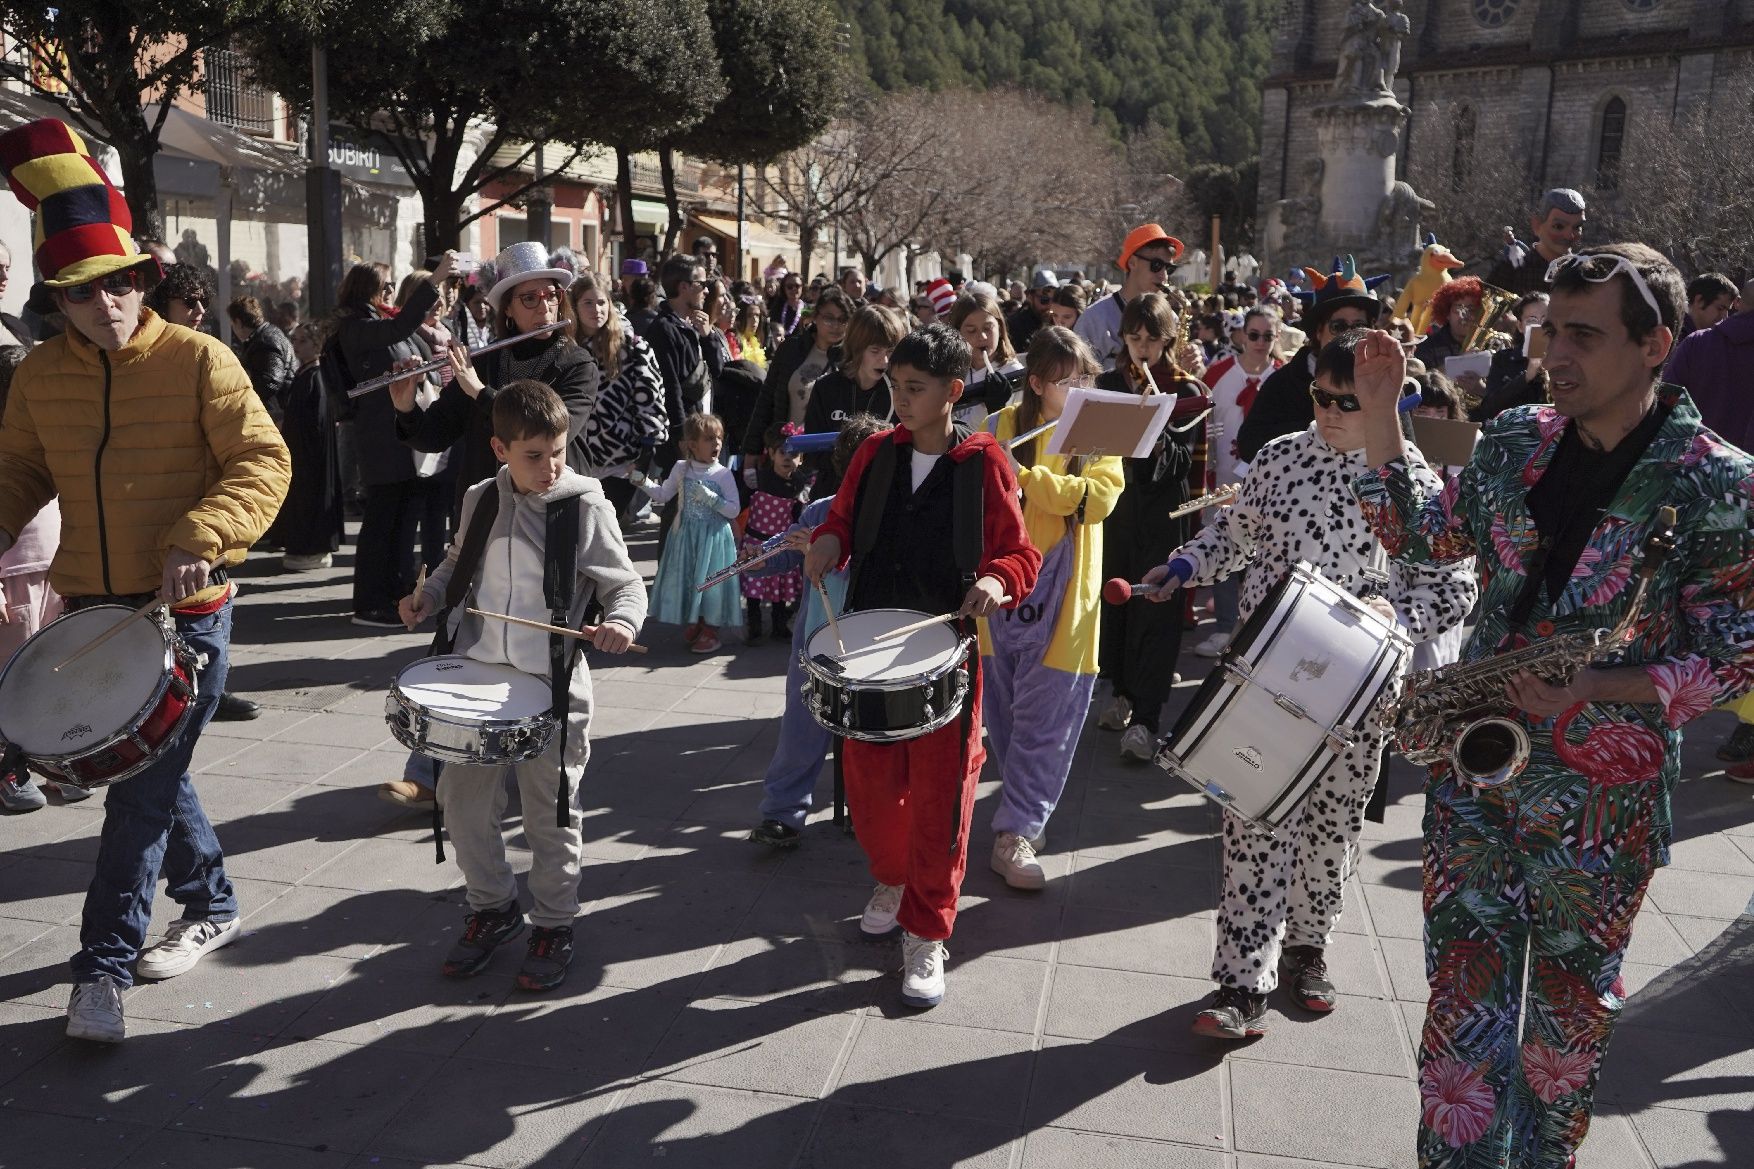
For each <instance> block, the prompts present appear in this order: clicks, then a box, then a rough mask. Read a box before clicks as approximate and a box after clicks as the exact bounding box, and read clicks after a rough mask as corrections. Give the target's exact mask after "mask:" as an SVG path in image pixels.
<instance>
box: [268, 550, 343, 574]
mask: <svg viewBox="0 0 1754 1169" xmlns="http://www.w3.org/2000/svg"><path fill="white" fill-rule="evenodd" d="M334 565H335V557H334V556H333V555H332V554H330V553H328V552H319V553H317V554H315V555H312V556H297V555H294V554H292V553H288V554H286V555H284V556H282V557H281V558H280V567H282V568H284V569H285V570H286V571H288V572H316V571H318V570H319V569H324V568H332V567H334Z"/></svg>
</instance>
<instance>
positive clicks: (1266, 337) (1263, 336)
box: [1243, 329, 1273, 341]
mask: <svg viewBox="0 0 1754 1169" xmlns="http://www.w3.org/2000/svg"><path fill="white" fill-rule="evenodd" d="M1243 336H1244V337H1247V338H1248V339H1249V340H1250V341H1271V340H1272V339H1273V334H1271V333H1257V332H1255V330H1253V329H1250V330H1249V331H1248V332H1246V333H1244V334H1243Z"/></svg>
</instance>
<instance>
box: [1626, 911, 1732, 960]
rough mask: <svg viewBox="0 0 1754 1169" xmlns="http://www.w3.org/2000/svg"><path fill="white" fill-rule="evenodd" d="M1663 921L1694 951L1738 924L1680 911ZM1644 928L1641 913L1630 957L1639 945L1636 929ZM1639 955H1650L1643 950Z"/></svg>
mask: <svg viewBox="0 0 1754 1169" xmlns="http://www.w3.org/2000/svg"><path fill="white" fill-rule="evenodd" d="M1662 921H1663V924H1664V925H1665V926H1667V927H1668V928H1669V929H1670V930H1671V931H1673V932H1674V933H1675V934H1676V935H1678V936H1679V937H1680V939H1681V942H1682V944H1683V945H1685V946H1686V947H1687V948H1689V949H1690V950H1693V951H1694V952H1698V951H1700V950H1703V949H1705V948H1706V947H1707V946H1709V945H1711V944H1712V943H1713V942H1715V941H1717V940H1718V939H1719V938H1720V937H1722V936H1723V935H1724V934H1725V933H1726V932H1727V931H1729V930H1730V929H1731V928H1733V927H1734V926H1735V925H1736V924H1737V923H1736V922H1734V921H1726V920H1725V919H1723V918H1721V917H1692V916H1689V915H1687V914H1680V913H1671V914H1669V915H1668V916H1667V917H1665V918H1663V919H1662ZM1643 929H1644V917H1643V915H1640V917H1639V919H1638V925H1637V927H1636V929H1635V932H1634V933H1633V935H1632V947H1631V948H1629V951H1628V954H1627V956H1628V957H1632V953H1633V950H1634V949H1636V947H1637V946H1638V933H1637V932H1636V931H1637V930H1643ZM1638 956H1639V957H1640V958H1645V959H1647V960H1648V957H1649V955H1648V954H1647V952H1642V951H1640V952H1638ZM1682 961H1685V959H1684V958H1677V959H1675V960H1674V962H1673V963H1671V964H1672V965H1678V964H1679V963H1680V962H1682Z"/></svg>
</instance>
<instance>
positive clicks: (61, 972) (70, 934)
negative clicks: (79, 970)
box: [0, 922, 79, 1011]
mask: <svg viewBox="0 0 1754 1169" xmlns="http://www.w3.org/2000/svg"><path fill="white" fill-rule="evenodd" d="M25 924H26V926H27V928H28V929H32V930H34V929H36V928H39V927H40V926H41V923H39V922H27V923H25ZM42 928H43V932H42V933H40V934H38V935H37V936H36V937H34V938H32V939H31V940H30V941H28V942H26V943H25V944H24V945H22V946H17V947H15V948H14V949H13V950H12V952H11V953H9V954H7V955H6V956H5V957H4V958H0V1002H9V1003H26V1004H29V1005H31V1006H35V1007H48V1008H50V1009H51V1010H57V1011H64V1010H66V1009H67V994H68V989H69V986H70V984H71V983H72V981H73V976H72V974H71V972H69V970H68V969H67V962H68V960H69V959H71V958H72V957H73V955H74V953H75V952H76V951H77V950H78V949H79V930H78V928H77V927H75V926H51V927H42Z"/></svg>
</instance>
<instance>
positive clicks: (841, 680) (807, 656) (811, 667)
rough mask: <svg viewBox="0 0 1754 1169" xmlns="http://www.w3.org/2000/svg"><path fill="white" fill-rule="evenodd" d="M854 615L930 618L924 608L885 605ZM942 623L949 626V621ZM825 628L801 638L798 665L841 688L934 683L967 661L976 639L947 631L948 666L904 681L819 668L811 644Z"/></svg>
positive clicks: (900, 687)
mask: <svg viewBox="0 0 1754 1169" xmlns="http://www.w3.org/2000/svg"><path fill="white" fill-rule="evenodd" d="M856 612H859V613H905V614H908V615H910V616H912V617H914V619H915V620H918V619H919V618H921V617H930V616H931V614H930V613H928V612H926V611H925V610H923V609H900V608H896V607H894V606H884V607H883V608H879V609H859V610H856ZM843 616H850V614H843ZM945 624H948V622H946V623H945ZM827 628H829V624H828V622H827V621H824V622H823V623H822V624H820V625H818V626H817V627H816V628H814V629H812V630H811V631H810V632H809V634H808V635H807V636H806V637H805V638H804V648H803V649H802V650H800V651H799V654H798V660H799V662H800V663H801V664H802V665H803V667H804V669H805V671H806V672H807V673H809V674H810V675H811V676H812V677H814V678H817V679H819V680H820V681H822V682H825V683H829V684H831V685H841V686H845V685H849V684H853V685H856V686H857V688H858V689H860V690H907V689H911V688H912V687H915V686H918V685H920V684H921V683H924V682H936V681H937V680H938V679H939V678H942V677H944V676H945V675H946V674H948V673H949V672H950V671H951V670H954V669H956V668H957V666H959V665H961V664H962V663H963V662H965V661H966V660H967V659H968V652H969V650H970V648H972V647H973V645H974V640H975V639H974V638H972V637H969V636H966V635H963V634H958V633H957V632H956V631H955V630H950V636H951V639H952V645H951V647H950V648H951V651H952V652H951V655H950V658H949V659H948V662H947V664H945V665H943V666H941V667H934V668H932V669H928V670H923V671H921V672H920V673H917V674H910V675H908V676H907V677H905V678H882V679H877V678H871V679H866V678H852V677H849V676H847V675H845V674H831V673H829V672H828V671H826V670H824V669H823V668H822V667H820V666H818V665H816V663H815V660H814V659H815V655H814V654H812V653H811V652H810V643H811V642H812V641H815V640H816V635H817V634H819V633H821V632H822V631H823V630H825V629H827ZM904 640H905V639H904ZM848 652H849V653H851V652H853V651H851V650H849V651H848Z"/></svg>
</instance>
